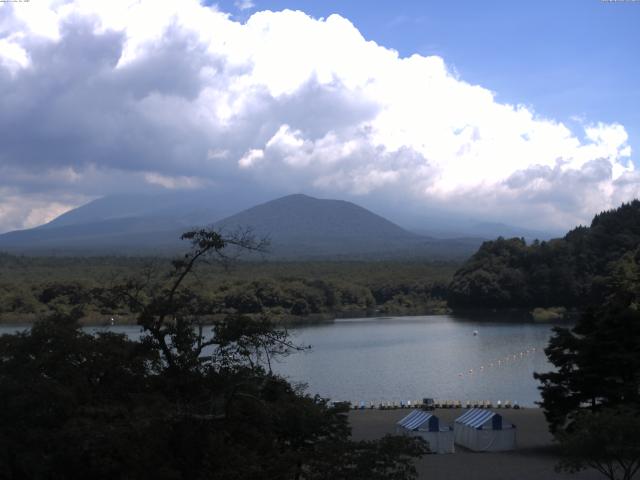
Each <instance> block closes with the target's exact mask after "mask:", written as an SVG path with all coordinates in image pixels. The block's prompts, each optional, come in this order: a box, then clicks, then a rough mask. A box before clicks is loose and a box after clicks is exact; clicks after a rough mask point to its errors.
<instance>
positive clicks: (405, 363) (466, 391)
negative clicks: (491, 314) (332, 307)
mask: <svg viewBox="0 0 640 480" xmlns="http://www.w3.org/2000/svg"><path fill="white" fill-rule="evenodd" d="M551 328H552V325H549V324H536V323H506V322H496V321H493V322H492V321H487V319H486V318H476V319H468V318H456V317H453V316H449V315H435V316H421V317H395V318H384V319H375V318H373V319H372V318H367V319H341V320H336V321H335V323H332V324H327V325H313V326H306V327H301V328H297V329H295V330H293V331H292V333H293V335H294V338H295V340H296V341H297V342H298V343H300V344H309V345H311V346H312V349H311V350H310V351H308V352H303V353H298V354H295V355H292V356H290V357H288V358H287V359H285V360H284V361H283V362H281V363H280V364H279V365H277V366H276V369H277V370H278V371H279V372H280V373H281V374H283V375H285V376H287V377H289V378H290V379H291V380H293V381H298V382H305V383H307V384H308V390H309V392H312V393H319V394H321V395H322V396H325V397H329V398H332V399H340V400H350V401H358V402H360V401H366V402H370V401H373V402H376V403H377V402H380V401H400V400H407V399H422V398H423V397H433V398H437V399H442V400H445V399H452V400H453V399H455V400H461V401H465V400H491V401H493V402H496V401H497V400H502V401H504V400H511V401H512V402H513V401H517V402H518V403H519V404H520V405H528V406H533V405H534V402H536V401H537V400H540V394H539V392H538V389H537V386H538V382H536V381H535V380H534V379H533V372H546V371H549V370H550V369H551V368H552V366H551V365H550V364H549V363H548V362H547V359H546V356H545V354H544V351H543V350H544V348H545V347H546V346H547V343H548V341H549V337H550V336H551ZM474 331H477V335H474ZM498 362H499V363H498ZM481 367H482V368H481ZM470 370H472V372H470Z"/></svg>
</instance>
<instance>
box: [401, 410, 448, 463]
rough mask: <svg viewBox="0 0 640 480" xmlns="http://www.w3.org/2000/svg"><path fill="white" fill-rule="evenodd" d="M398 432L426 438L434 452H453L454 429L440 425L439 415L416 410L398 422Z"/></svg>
mask: <svg viewBox="0 0 640 480" xmlns="http://www.w3.org/2000/svg"><path fill="white" fill-rule="evenodd" d="M396 433H399V434H404V435H413V436H419V437H422V438H424V439H425V440H426V441H427V442H428V443H429V449H430V450H431V451H432V452H433V453H453V452H454V447H453V430H452V429H451V427H449V426H444V427H441V426H440V420H439V419H438V417H436V416H435V415H433V414H432V413H429V412H424V411H421V410H414V411H412V412H411V413H410V414H409V415H407V416H406V417H404V418H403V419H402V420H400V421H399V422H398V423H397V424H396Z"/></svg>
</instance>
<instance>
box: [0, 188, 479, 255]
mask: <svg viewBox="0 0 640 480" xmlns="http://www.w3.org/2000/svg"><path fill="white" fill-rule="evenodd" d="M233 198H234V200H233V202H225V201H224V198H223V197H221V196H219V195H216V194H215V193H210V194H208V195H204V194H202V193H201V194H198V195H195V196H184V195H182V196H177V195H174V196H166V195H165V196H146V197H136V196H119V197H108V198H104V199H100V200H96V201H94V202H91V203H89V204H87V205H85V206H82V207H80V208H78V209H75V210H72V211H70V212H68V213H65V214H64V215H61V216H60V217H58V218H56V219H54V220H53V221H51V222H49V223H48V224H46V225H43V226H40V227H37V228H34V229H30V230H22V231H14V232H9V233H6V234H4V235H0V249H2V250H6V251H10V252H22V253H35V254H163V253H167V254H168V253H175V252H177V251H180V250H181V249H184V248H185V245H184V244H183V243H181V242H180V241H179V240H178V238H179V236H180V234H181V233H182V232H184V231H186V230H188V229H190V228H194V227H199V226H203V225H212V224H213V225H214V226H215V227H216V228H219V229H222V230H224V231H227V232H231V231H234V230H236V229H238V228H247V227H249V228H252V229H253V231H254V232H255V234H256V235H258V236H268V237H269V238H270V240H271V247H270V252H269V255H268V256H269V257H271V258H290V259H291V258H345V257H349V258H364V257H367V258H371V257H379V258H396V257H404V258H408V257H429V258H462V257H465V256H468V255H470V254H471V253H472V252H473V251H474V250H475V249H476V248H477V247H478V245H479V244H480V243H481V239H479V238H466V239H465V238H459V239H436V238H433V237H429V236H424V235H419V234H417V233H413V232H409V231H407V230H405V229H403V228H402V227H400V226H398V225H396V224H394V223H392V222H391V221H389V220H387V219H385V218H383V217H381V216H379V215H376V214H375V213H372V212H371V211H369V210H367V209H365V208H362V207H360V206H358V205H356V204H354V203H351V202H347V201H343V200H321V199H316V198H313V197H310V196H307V195H302V194H297V195H289V196H286V197H282V198H278V199H276V200H272V201H269V202H266V203H263V204H260V205H257V206H253V207H251V208H249V209H245V210H241V209H240V208H239V206H240V205H242V203H243V199H242V196H241V195H240V196H234V197H233ZM233 208H236V209H238V210H241V211H239V212H238V213H235V214H233V215H230V216H227V215H225V214H226V213H227V212H229V210H231V209H233Z"/></svg>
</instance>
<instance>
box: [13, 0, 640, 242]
mask: <svg viewBox="0 0 640 480" xmlns="http://www.w3.org/2000/svg"><path fill="white" fill-rule="evenodd" d="M237 6H238V8H240V9H249V8H253V7H254V5H252V2H247V1H242V2H239V3H238V5H237ZM0 83H1V84H2V86H3V88H2V89H1V90H0V169H2V170H5V171H11V172H12V174H11V177H10V178H11V179H12V181H11V184H9V183H8V182H9V180H8V179H9V177H5V179H4V180H3V179H2V178H0V188H2V187H4V188H8V187H11V188H12V189H13V190H12V191H17V192H22V193H21V194H22V195H24V196H25V198H26V196H28V195H33V191H34V189H37V192H38V195H39V196H40V197H42V196H43V195H44V196H46V195H50V198H51V199H52V201H53V200H54V199H55V198H56V195H59V192H60V185H61V183H60V182H61V178H66V177H65V175H67V176H68V177H69V176H70V178H68V179H66V180H63V184H64V185H65V186H66V187H65V188H67V191H68V193H69V194H74V195H76V198H87V197H91V198H92V197H95V196H99V195H103V194H108V193H110V191H112V189H113V188H114V186H117V188H121V189H123V188H124V189H126V188H130V189H132V190H134V189H136V188H137V185H136V181H137V182H141V183H146V184H153V185H155V186H157V187H160V188H168V189H176V188H196V187H200V186H206V185H211V184H213V183H216V182H226V183H229V184H238V185H245V186H251V185H259V186H263V187H265V186H266V187H268V188H269V189H271V190H273V191H279V192H281V193H289V192H293V191H303V192H308V193H312V194H313V193H315V194H319V195H322V196H326V197H329V196H334V197H352V196H359V198H361V199H362V201H363V202H364V203H365V204H366V202H367V199H376V200H378V204H379V203H384V199H385V198H394V199H395V200H397V199H398V198H401V199H404V201H405V203H406V205H411V206H412V207H411V208H412V209H413V210H415V211H416V212H419V211H421V210H423V209H437V210H439V211H451V212H452V213H465V214H473V215H479V216H484V217H492V218H503V219H505V220H511V221H516V222H518V219H522V221H519V222H518V223H527V224H529V225H531V226H535V227H567V226H571V225H573V224H575V223H578V222H581V221H585V220H587V219H588V218H589V216H591V215H592V214H593V213H594V212H595V211H598V210H602V209H604V208H609V207H612V206H615V205H616V204H617V203H619V202H620V201H623V200H628V199H630V198H631V197H633V196H637V195H638V192H639V185H640V183H639V176H638V173H637V172H636V170H635V167H634V163H633V162H632V154H633V153H634V152H633V151H632V148H631V146H630V145H629V144H628V135H627V132H626V130H625V128H624V126H623V125H620V124H617V123H611V124H608V123H602V122H600V121H598V119H582V118H581V119H580V120H579V122H580V124H581V125H582V127H581V129H580V130H579V131H576V130H575V129H574V130H572V129H570V128H569V127H568V126H567V125H565V124H564V123H563V122H561V121H558V120H555V119H553V118H546V117H544V116H543V115H540V114H538V113H536V112H535V111H534V110H533V108H532V107H530V106H525V105H511V104H505V103H501V102H499V101H497V100H496V96H495V94H494V92H492V91H491V90H490V87H491V86H490V85H489V86H480V85H473V84H470V83H468V82H466V81H465V80H464V79H461V78H459V76H458V75H456V74H455V73H454V72H453V71H452V69H451V68H449V67H448V66H447V64H446V59H443V58H441V57H438V56H428V57H425V56H421V55H412V56H409V57H401V56H400V55H399V54H398V53H397V52H396V51H394V50H393V49H390V48H386V47H384V46H382V45H378V44H376V43H375V42H372V41H369V40H367V39H366V38H364V37H363V36H362V34H361V33H360V32H359V30H358V29H357V26H354V25H353V24H352V23H351V22H350V21H349V20H348V19H346V18H343V17H341V16H339V15H331V16H329V17H328V18H324V19H316V18H312V17H310V16H308V15H307V14H305V13H304V12H300V11H282V12H271V11H262V12H256V13H254V14H253V15H251V17H249V18H248V19H247V21H246V22H245V23H241V22H237V21H234V20H233V19H232V18H231V17H230V15H228V14H227V13H225V12H221V11H219V10H218V8H217V7H215V6H214V7H208V6H204V5H202V4H201V3H200V2H198V1H197V0H163V1H157V0H141V1H139V0H136V1H134V0H111V1H109V2H104V1H98V0H76V1H64V0H55V1H54V0H49V1H44V0H42V1H38V2H30V3H28V4H6V5H5V6H3V7H2V11H1V12H0ZM43 172H45V173H44V174H43ZM47 172H48V173H47ZM70 172H72V173H73V174H72V175H71V173H70ZM35 177H39V178H37V180H36V179H35ZM71 177H73V178H71ZM98 177H99V178H100V180H99V181H98ZM123 178H125V179H128V180H125V181H124V182H119V181H117V180H116V179H123ZM47 179H48V180H49V183H47ZM3 183H4V184H3ZM40 197H39V198H40ZM17 198H20V193H18V194H12V195H11V196H4V197H2V199H0V201H1V202H4V203H3V204H2V208H3V210H2V211H5V212H7V211H11V212H15V211H17V210H16V209H15V206H12V204H11V203H10V202H12V201H19V200H15V199H17ZM12 199H13V200H12ZM61 205H62V204H61ZM64 205H66V204H64ZM38 208H39V207H38V206H36V205H34V207H33V210H32V211H27V212H25V216H24V221H23V224H22V226H26V225H27V224H32V223H33V221H34V219H35V218H48V217H47V216H46V215H40V214H39V213H37V212H39V211H40V210H37V209H38ZM51 211H53V210H51ZM7 215H8V214H6V213H5V214H4V217H3V216H2V215H0V230H6V229H7V228H9V227H15V225H16V223H15V221H14V220H12V221H11V222H8V221H6V220H3V218H8V217H7ZM11 215H13V216H15V213H12V214H11ZM12 218H13V217H12Z"/></svg>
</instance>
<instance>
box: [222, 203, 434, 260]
mask: <svg viewBox="0 0 640 480" xmlns="http://www.w3.org/2000/svg"><path fill="white" fill-rule="evenodd" d="M243 226H249V227H251V228H253V230H254V232H255V233H256V234H257V235H259V236H262V235H267V236H269V238H270V239H271V252H272V254H273V255H275V256H277V257H289V258H298V257H335V256H338V257H339V256H347V255H349V256H354V255H355V256H362V255H371V254H380V255H383V256H389V255H391V256H395V255H403V254H410V253H411V250H414V251H416V252H417V251H418V250H419V249H420V248H421V247H422V245H423V244H424V243H425V241H427V240H429V239H426V238H424V237H421V236H419V235H416V234H414V233H410V232H408V231H406V230H404V229H402V228H401V227H399V226H398V225H396V224H394V223H392V222H390V221H389V220H387V219H385V218H383V217H381V216H379V215H376V214H375V213H372V212H370V211H369V210H366V209H365V208H362V207H360V206H358V205H355V204H354V203H351V202H345V201H342V200H321V199H317V198H313V197H309V196H307V195H302V194H297V195H289V196H286V197H282V198H279V199H276V200H272V201H270V202H267V203H264V204H261V205H257V206H255V207H253V208H250V209H248V210H244V211H242V212H240V213H238V214H236V215H233V216H231V217H228V218H226V219H224V220H221V221H220V222H217V223H216V227H218V228H220V229H222V230H226V231H233V230H235V229H237V228H239V227H243ZM420 253H422V252H420Z"/></svg>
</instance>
